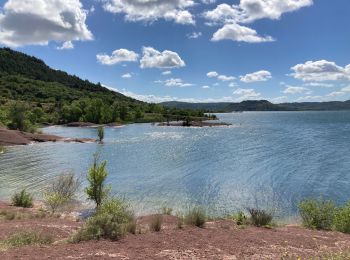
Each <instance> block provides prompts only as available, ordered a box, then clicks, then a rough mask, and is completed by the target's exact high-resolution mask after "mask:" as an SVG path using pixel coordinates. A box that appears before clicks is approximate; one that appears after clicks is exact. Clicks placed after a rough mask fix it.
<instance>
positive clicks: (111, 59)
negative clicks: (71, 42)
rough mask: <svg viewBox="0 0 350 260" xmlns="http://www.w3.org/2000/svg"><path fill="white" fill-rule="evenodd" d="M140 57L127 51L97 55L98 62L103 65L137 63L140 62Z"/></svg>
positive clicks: (120, 50)
mask: <svg viewBox="0 0 350 260" xmlns="http://www.w3.org/2000/svg"><path fill="white" fill-rule="evenodd" d="M138 57H139V55H138V54H137V53H136V52H134V51H129V50H127V49H119V50H115V51H113V52H112V55H110V56H109V55H107V54H105V53H102V54H97V55H96V58H97V60H98V61H99V62H100V63H101V64H103V65H114V64H117V63H120V62H135V61H137V60H138Z"/></svg>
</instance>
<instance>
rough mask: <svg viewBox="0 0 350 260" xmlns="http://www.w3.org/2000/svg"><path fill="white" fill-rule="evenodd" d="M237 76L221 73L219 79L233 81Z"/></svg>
mask: <svg viewBox="0 0 350 260" xmlns="http://www.w3.org/2000/svg"><path fill="white" fill-rule="evenodd" d="M235 79H236V78H235V77H233V76H226V75H219V76H218V80H220V81H232V80H235Z"/></svg>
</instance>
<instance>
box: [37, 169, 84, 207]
mask: <svg viewBox="0 0 350 260" xmlns="http://www.w3.org/2000/svg"><path fill="white" fill-rule="evenodd" d="M80 184H81V182H80V179H79V178H77V177H75V175H74V174H73V173H68V174H62V175H60V176H58V177H57V178H56V179H55V180H54V181H53V182H52V183H51V185H50V186H49V187H48V188H47V190H46V191H45V193H44V203H45V205H46V206H47V207H48V208H50V210H51V213H52V214H54V213H55V212H56V211H57V210H58V209H60V208H62V207H63V206H65V205H67V204H68V203H69V202H71V201H72V200H73V199H74V197H75V195H76V193H77V191H78V190H79V188H80Z"/></svg>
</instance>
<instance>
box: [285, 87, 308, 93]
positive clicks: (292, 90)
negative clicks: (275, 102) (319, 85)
mask: <svg viewBox="0 0 350 260" xmlns="http://www.w3.org/2000/svg"><path fill="white" fill-rule="evenodd" d="M307 91H309V89H308V88H304V87H295V86H288V85H287V86H286V89H285V90H283V91H282V92H283V93H284V94H301V93H305V92H307Z"/></svg>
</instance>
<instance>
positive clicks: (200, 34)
mask: <svg viewBox="0 0 350 260" xmlns="http://www.w3.org/2000/svg"><path fill="white" fill-rule="evenodd" d="M201 36H202V33H201V32H193V33H190V34H187V38H189V39H197V38H199V37H201Z"/></svg>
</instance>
